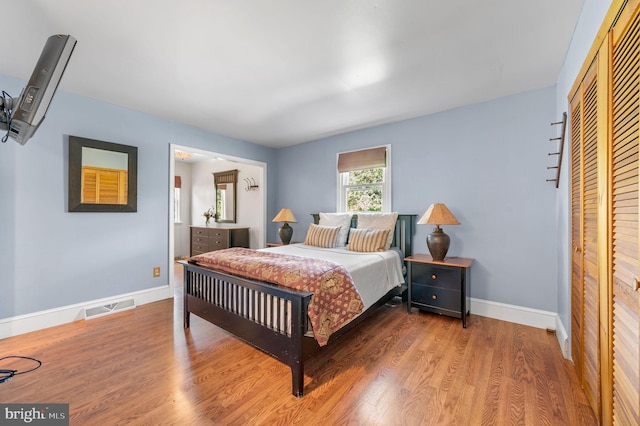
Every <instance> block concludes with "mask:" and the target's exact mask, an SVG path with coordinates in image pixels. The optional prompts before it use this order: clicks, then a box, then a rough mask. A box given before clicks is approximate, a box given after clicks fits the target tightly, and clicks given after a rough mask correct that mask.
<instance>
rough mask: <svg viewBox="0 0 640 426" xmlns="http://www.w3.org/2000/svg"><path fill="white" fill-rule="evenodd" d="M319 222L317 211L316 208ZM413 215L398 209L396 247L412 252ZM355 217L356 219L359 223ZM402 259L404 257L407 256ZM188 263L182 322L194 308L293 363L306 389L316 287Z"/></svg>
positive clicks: (297, 390) (314, 346) (298, 391)
mask: <svg viewBox="0 0 640 426" xmlns="http://www.w3.org/2000/svg"><path fill="white" fill-rule="evenodd" d="M313 216H314V222H315V223H316V224H317V223H318V221H319V215H317V214H314V215H313ZM414 219H415V215H399V216H398V220H397V222H396V227H395V232H394V238H393V243H392V247H397V248H399V249H400V250H401V251H402V254H403V256H405V257H406V256H410V255H411V254H412V247H411V246H412V237H413V223H414ZM356 224H357V217H356V216H354V218H353V219H352V227H356ZM403 259H404V258H403ZM181 263H182V264H183V265H184V328H189V322H190V315H191V314H192V313H193V314H195V315H197V316H199V317H201V318H203V319H205V320H207V321H209V322H211V323H212V324H215V325H217V326H218V327H220V328H223V329H224V330H226V331H228V332H229V333H231V334H233V335H234V336H236V337H237V338H239V339H240V340H243V341H244V342H246V343H249V344H250V345H252V346H254V347H256V348H258V349H260V350H262V351H264V352H266V353H267V354H269V355H271V356H273V357H275V358H277V359H278V360H280V361H282V362H284V363H285V364H287V365H289V366H290V367H291V375H292V393H293V395H295V396H296V397H302V396H303V394H304V361H305V360H306V359H308V358H309V357H310V356H311V355H313V354H314V353H316V352H318V350H320V349H321V347H320V346H319V345H318V343H317V342H316V340H315V338H314V337H313V336H310V335H306V332H307V328H308V316H307V307H308V304H309V300H310V299H311V296H312V293H309V292H303V291H298V290H293V289H289V288H286V287H282V286H277V285H274V284H270V283H264V282H260V281H255V280H250V279H246V278H241V277H236V276H233V275H229V274H225V273H223V272H217V271H214V270H211V269H207V268H203V267H200V266H197V265H193V264H190V263H187V262H184V261H183V262H181ZM405 289H406V285H403V286H400V287H397V288H394V289H393V290H391V291H390V292H389V293H387V294H386V295H385V296H383V297H382V298H381V299H380V300H379V301H378V302H376V303H375V304H374V305H373V306H371V307H370V308H369V309H367V310H366V311H365V312H363V313H362V314H360V315H359V316H358V317H357V318H355V319H354V320H353V321H351V322H350V323H348V324H347V325H346V326H345V327H343V328H341V329H340V330H338V331H337V332H335V333H334V334H333V335H331V338H330V339H329V343H328V345H327V346H329V345H330V344H331V342H332V341H334V340H335V339H337V338H338V337H340V336H341V335H343V334H344V333H345V332H346V331H348V330H349V329H351V328H353V327H354V326H355V325H356V324H358V323H360V322H362V320H364V319H365V318H367V317H368V316H370V315H371V314H372V313H373V312H374V311H375V310H376V309H377V308H378V307H380V306H382V305H383V304H385V303H386V302H388V301H389V300H390V299H392V298H394V297H396V296H399V295H401V294H402V293H403V291H404V290H405Z"/></svg>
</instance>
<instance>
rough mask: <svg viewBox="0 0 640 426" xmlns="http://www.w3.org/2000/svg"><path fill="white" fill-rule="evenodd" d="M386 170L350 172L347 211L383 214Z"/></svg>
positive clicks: (379, 168)
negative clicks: (383, 190)
mask: <svg viewBox="0 0 640 426" xmlns="http://www.w3.org/2000/svg"><path fill="white" fill-rule="evenodd" d="M383 182H384V168H382V167H378V168H374V169H364V170H355V171H351V172H349V178H348V185H347V211H350V212H381V211H382V184H383Z"/></svg>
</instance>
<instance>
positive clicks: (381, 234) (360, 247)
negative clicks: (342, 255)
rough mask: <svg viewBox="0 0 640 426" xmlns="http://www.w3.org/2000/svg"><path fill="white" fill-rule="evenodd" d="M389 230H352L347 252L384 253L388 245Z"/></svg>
mask: <svg viewBox="0 0 640 426" xmlns="http://www.w3.org/2000/svg"><path fill="white" fill-rule="evenodd" d="M387 235H389V230H388V229H364V228H351V232H350V233H349V245H348V246H347V250H351V251H361V252H373V251H384V250H385V249H386V244H387Z"/></svg>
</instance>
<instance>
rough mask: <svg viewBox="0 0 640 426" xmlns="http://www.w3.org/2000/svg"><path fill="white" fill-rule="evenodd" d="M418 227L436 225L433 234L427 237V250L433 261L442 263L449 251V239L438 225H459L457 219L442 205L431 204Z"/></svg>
mask: <svg viewBox="0 0 640 426" xmlns="http://www.w3.org/2000/svg"><path fill="white" fill-rule="evenodd" d="M418 224H419V225H436V227H435V228H434V230H433V232H432V233H431V234H429V235H427V248H428V249H429V253H431V257H433V260H435V261H438V262H442V261H443V260H444V258H445V256H446V255H447V251H449V244H450V243H451V239H450V238H449V236H448V235H447V234H445V233H444V231H443V230H442V229H441V228H440V225H460V222H458V219H456V217H455V216H454V215H453V213H451V212H450V211H449V209H448V208H447V206H445V205H444V204H440V203H436V204H431V205H430V206H429V208H428V209H427V211H426V212H425V213H424V215H422V217H421V218H420V220H419V221H418Z"/></svg>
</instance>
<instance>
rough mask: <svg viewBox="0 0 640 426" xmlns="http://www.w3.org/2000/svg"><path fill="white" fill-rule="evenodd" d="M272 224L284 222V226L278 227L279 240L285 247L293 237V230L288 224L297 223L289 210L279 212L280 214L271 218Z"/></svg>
mask: <svg viewBox="0 0 640 426" xmlns="http://www.w3.org/2000/svg"><path fill="white" fill-rule="evenodd" d="M272 222H284V225H282V226H281V227H280V231H279V234H280V240H281V241H282V244H285V245H287V244H289V242H290V241H291V237H292V236H293V228H291V227H290V226H289V223H288V222H291V223H296V222H297V221H296V218H295V216H294V215H293V213H292V212H291V210H289V209H282V210H280V212H279V213H278V214H277V215H276V217H274V218H273V221H272Z"/></svg>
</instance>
